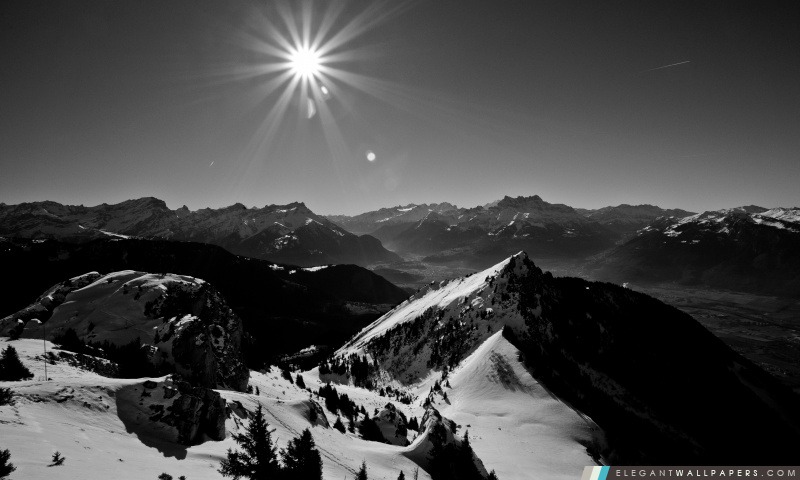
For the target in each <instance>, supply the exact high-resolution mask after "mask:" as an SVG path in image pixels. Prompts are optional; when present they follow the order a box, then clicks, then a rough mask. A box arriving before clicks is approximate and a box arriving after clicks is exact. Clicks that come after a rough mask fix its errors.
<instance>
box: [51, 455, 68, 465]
mask: <svg viewBox="0 0 800 480" xmlns="http://www.w3.org/2000/svg"><path fill="white" fill-rule="evenodd" d="M64 460H66V458H64V457H63V456H62V455H61V452H56V453H54V454H53V458H52V459H51V462H52V463H50V465H49V466H51V467H60V466H61V465H64Z"/></svg>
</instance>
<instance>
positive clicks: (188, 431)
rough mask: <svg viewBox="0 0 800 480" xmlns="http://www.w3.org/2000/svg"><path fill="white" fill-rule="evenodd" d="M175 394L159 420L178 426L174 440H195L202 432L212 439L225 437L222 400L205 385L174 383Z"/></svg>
mask: <svg viewBox="0 0 800 480" xmlns="http://www.w3.org/2000/svg"><path fill="white" fill-rule="evenodd" d="M178 391H179V392H180V396H178V397H177V398H176V399H175V400H174V401H173V402H172V405H171V406H170V407H167V410H169V413H168V414H167V415H165V416H163V417H162V418H161V421H162V422H164V423H167V424H171V425H173V426H175V428H177V429H178V441H179V442H180V443H183V444H186V445H192V444H195V443H199V441H200V440H201V439H202V435H208V436H209V437H210V438H211V439H212V440H224V439H225V400H224V399H223V398H222V397H221V396H220V394H219V393H217V392H215V391H214V390H211V389H209V388H200V387H193V386H191V385H189V384H188V383H187V382H180V383H178Z"/></svg>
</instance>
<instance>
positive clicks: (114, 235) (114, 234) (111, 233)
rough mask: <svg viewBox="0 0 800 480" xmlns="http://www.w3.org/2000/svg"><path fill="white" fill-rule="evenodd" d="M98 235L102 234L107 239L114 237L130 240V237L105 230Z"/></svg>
mask: <svg viewBox="0 0 800 480" xmlns="http://www.w3.org/2000/svg"><path fill="white" fill-rule="evenodd" d="M100 233H103V234H105V235H108V236H109V237H114V238H131V236H130V235H122V234H120V233H114V232H107V231H105V230H100Z"/></svg>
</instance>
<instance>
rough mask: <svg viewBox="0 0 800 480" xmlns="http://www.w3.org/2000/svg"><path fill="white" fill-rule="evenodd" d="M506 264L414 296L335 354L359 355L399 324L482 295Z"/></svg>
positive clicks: (361, 332) (362, 331)
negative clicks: (476, 295)
mask: <svg viewBox="0 0 800 480" xmlns="http://www.w3.org/2000/svg"><path fill="white" fill-rule="evenodd" d="M523 255H525V254H524V253H523V252H520V253H518V254H517V255H515V256H514V257H511V258H515V257H520V256H523ZM509 261H510V259H506V260H503V261H502V262H500V263H498V264H497V265H494V266H493V267H490V268H487V269H486V270H484V271H482V272H479V273H476V274H474V275H471V276H469V277H462V278H458V279H455V280H452V281H451V282H449V283H447V284H446V285H443V286H442V287H441V288H438V289H431V290H428V291H427V292H425V293H424V294H423V295H422V296H421V297H419V298H417V297H416V296H414V297H411V298H410V299H408V300H406V301H404V302H403V303H401V304H400V305H398V306H397V307H395V308H394V309H392V310H391V311H390V312H388V313H387V314H386V315H384V316H382V317H381V318H379V319H378V320H376V321H375V322H373V323H371V324H370V325H368V326H367V327H366V328H364V329H363V330H361V331H360V332H359V333H358V334H356V336H355V337H353V339H352V340H350V341H349V342H348V343H347V344H346V345H345V346H344V347H342V348H341V349H340V350H339V351H337V354H345V353H356V352H359V351H361V349H362V348H363V347H364V346H365V345H366V344H367V343H368V342H369V341H370V340H371V339H373V338H376V337H379V336H381V335H383V334H384V333H386V332H387V331H388V330H390V329H391V328H393V327H395V326H397V325H400V324H401V323H404V322H407V321H410V320H414V319H415V318H417V317H419V316H420V315H422V314H423V312H425V310H427V309H429V308H432V307H436V308H448V307H450V306H451V305H453V304H458V302H461V301H463V300H464V298H465V297H469V296H471V295H474V294H476V293H477V292H480V291H483V290H484V289H486V287H487V286H488V284H489V282H488V278H489V277H497V275H498V274H499V273H500V271H502V270H503V269H504V268H505V267H506V265H508V263H509Z"/></svg>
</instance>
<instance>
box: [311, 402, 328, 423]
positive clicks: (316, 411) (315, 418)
mask: <svg viewBox="0 0 800 480" xmlns="http://www.w3.org/2000/svg"><path fill="white" fill-rule="evenodd" d="M307 403H308V421H310V422H311V424H312V425H319V426H321V427H325V428H330V423H328V417H326V416H325V410H323V409H322V405H320V404H319V403H317V402H315V401H314V400H310V399H309V400H308V402H307Z"/></svg>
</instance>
